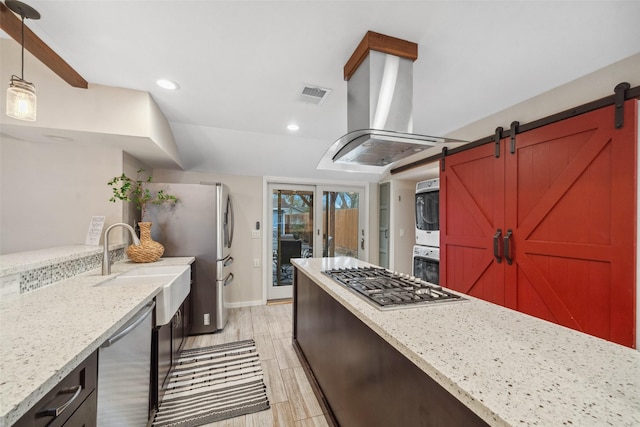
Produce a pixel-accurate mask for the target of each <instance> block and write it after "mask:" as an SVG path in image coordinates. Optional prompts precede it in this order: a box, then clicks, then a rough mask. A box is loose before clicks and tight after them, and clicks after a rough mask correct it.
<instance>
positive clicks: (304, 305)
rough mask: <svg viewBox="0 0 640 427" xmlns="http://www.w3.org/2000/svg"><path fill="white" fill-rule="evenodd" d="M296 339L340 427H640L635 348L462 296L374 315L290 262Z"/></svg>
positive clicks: (320, 267)
mask: <svg viewBox="0 0 640 427" xmlns="http://www.w3.org/2000/svg"><path fill="white" fill-rule="evenodd" d="M294 264H295V273H294V309H293V310H294V311H293V322H294V323H293V340H294V347H296V349H297V351H298V353H299V355H300V356H301V358H302V359H303V365H306V366H305V368H306V370H307V374H308V376H310V377H311V378H310V379H311V382H312V384H314V385H315V387H316V390H315V391H316V393H317V394H319V396H318V397H319V400H320V401H321V402H322V403H324V406H325V408H324V409H325V410H326V412H327V414H326V415H327V419H328V420H329V421H330V422H331V423H334V424H336V425H341V426H347V427H352V426H390V425H402V426H473V425H495V426H508V425H544V426H553V425H559V426H561V425H589V426H593V425H616V426H622V425H629V426H632V425H640V399H638V396H640V383H639V380H638V378H640V353H638V352H637V351H635V350H633V349H629V348H627V347H624V346H620V345H617V344H613V343H610V342H607V341H604V340H601V339H598V338H595V337H592V336H589V335H586V334H582V333H579V332H575V331H573V330H569V329H567V328H564V327H561V326H558V325H555V324H552V323H549V322H546V321H543V320H540V319H536V318H533V317H531V316H527V315H524V314H521V313H517V312H515V311H512V310H509V309H505V308H503V307H499V306H496V305H493V304H490V303H487V302H484V301H481V300H477V299H474V298H471V297H468V298H467V300H466V301H462V302H453V303H443V304H440V305H438V304H436V305H433V306H422V307H414V308H402V309H397V310H388V311H381V310H379V309H377V308H375V307H373V306H372V305H371V304H370V303H368V302H366V301H365V300H364V299H362V298H361V297H360V296H358V295H356V294H355V293H352V291H350V290H348V289H346V288H345V287H343V286H342V285H340V284H339V283H337V282H335V281H333V280H332V279H331V278H329V277H328V276H326V275H324V274H322V273H321V272H322V271H324V270H328V269H333V268H340V267H353V266H368V265H370V264H367V263H364V262H361V261H358V260H355V259H352V258H322V259H320V258H315V259H314V258H308V259H299V260H295V261H294Z"/></svg>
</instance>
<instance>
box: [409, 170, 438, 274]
mask: <svg viewBox="0 0 640 427" xmlns="http://www.w3.org/2000/svg"><path fill="white" fill-rule="evenodd" d="M415 211H416V245H415V246H414V247H413V275H414V276H415V277H418V278H420V279H422V280H424V281H426V282H430V283H433V284H436V285H439V284H440V179H439V178H434V179H429V180H426V181H421V182H418V183H417V184H416V206H415Z"/></svg>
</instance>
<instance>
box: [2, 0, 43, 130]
mask: <svg viewBox="0 0 640 427" xmlns="http://www.w3.org/2000/svg"><path fill="white" fill-rule="evenodd" d="M5 5H6V6H7V7H8V8H9V9H11V10H12V11H13V12H15V13H16V14H17V15H20V17H21V18H22V43H21V45H22V68H21V71H20V77H18V76H15V75H13V76H11V82H10V83H9V89H7V116H9V117H13V118H14V119H19V120H27V121H31V122H32V121H35V120H36V87H35V86H34V85H33V83H29V82H28V81H26V80H25V79H24V20H25V18H28V19H40V13H38V11H37V10H35V9H34V8H32V7H31V6H29V5H27V4H24V3H22V2H20V1H18V0H6V1H5Z"/></svg>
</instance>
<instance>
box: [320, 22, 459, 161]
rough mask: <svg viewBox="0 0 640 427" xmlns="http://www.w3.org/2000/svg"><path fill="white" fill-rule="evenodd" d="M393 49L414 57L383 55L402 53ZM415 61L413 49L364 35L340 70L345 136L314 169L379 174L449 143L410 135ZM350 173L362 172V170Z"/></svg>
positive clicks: (377, 36)
mask: <svg viewBox="0 0 640 427" xmlns="http://www.w3.org/2000/svg"><path fill="white" fill-rule="evenodd" d="M372 37H373V38H372ZM381 43H382V44H384V45H383V46H381ZM394 43H395V44H394ZM400 43H402V44H400ZM389 46H391V48H388V47H389ZM398 46H400V47H401V48H404V47H406V46H408V47H409V49H414V51H415V54H412V53H410V54H406V55H405V53H406V52H407V51H406V50H405V51H404V52H402V53H399V54H400V55H403V56H402V57H401V56H398V55H395V54H392V53H389V52H394V53H396V51H397V52H400V51H401V50H402V49H400V48H398ZM354 58H355V59H354ZM416 58H417V45H416V44H415V43H411V42H407V41H405V40H400V39H395V38H393V37H389V36H384V35H382V34H377V33H372V32H368V33H367V35H366V36H365V38H364V39H363V41H362V42H361V43H360V45H359V46H358V48H357V49H356V51H355V52H354V54H353V55H352V57H351V59H350V60H349V62H348V63H347V65H346V66H345V79H347V80H348V83H347V128H348V133H347V134H346V135H344V136H342V137H341V138H340V139H338V140H337V141H336V142H335V143H334V144H333V145H332V146H331V147H330V148H329V150H327V152H326V153H325V155H324V157H323V159H322V160H321V161H320V164H319V165H318V168H321V169H324V168H329V167H326V166H328V164H329V163H337V164H342V165H343V167H342V170H349V168H346V167H345V166H348V165H358V166H366V167H367V168H366V169H367V170H366V171H373V170H374V169H375V170H376V171H380V169H381V168H382V169H386V168H387V167H389V166H390V165H391V164H393V163H395V162H397V161H398V160H401V159H403V158H405V157H408V156H411V155H414V154H416V153H419V152H421V151H423V150H425V149H427V148H431V147H434V146H436V145H438V144H443V143H445V142H454V140H449V139H445V138H439V137H432V136H427V135H416V134H414V133H413V61H414V60H415V59H416ZM352 61H353V62H356V65H355V67H356V68H355V70H354V71H353V72H352V73H350V74H348V72H347V67H349V65H350V62H352ZM323 166H325V167H323ZM351 170H354V171H365V170H364V169H363V168H359V169H358V168H351Z"/></svg>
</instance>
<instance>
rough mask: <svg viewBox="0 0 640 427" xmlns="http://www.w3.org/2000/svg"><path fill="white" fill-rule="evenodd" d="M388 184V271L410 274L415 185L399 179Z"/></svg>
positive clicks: (413, 231)
mask: <svg viewBox="0 0 640 427" xmlns="http://www.w3.org/2000/svg"><path fill="white" fill-rule="evenodd" d="M390 182H391V185H390V203H389V205H390V210H391V212H390V218H389V219H390V225H389V236H390V238H389V269H390V270H394V271H397V272H399V273H405V274H412V270H413V261H412V257H413V245H415V242H416V232H415V216H414V213H413V212H414V204H415V193H416V183H415V182H414V181H405V180H400V179H394V180H391V181H390Z"/></svg>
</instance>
